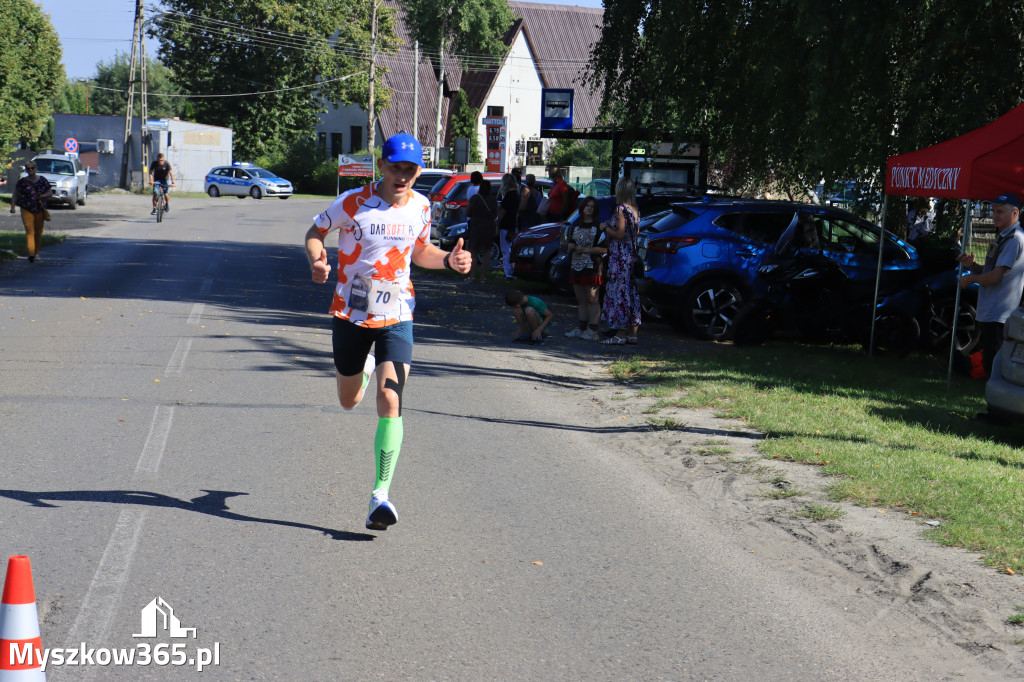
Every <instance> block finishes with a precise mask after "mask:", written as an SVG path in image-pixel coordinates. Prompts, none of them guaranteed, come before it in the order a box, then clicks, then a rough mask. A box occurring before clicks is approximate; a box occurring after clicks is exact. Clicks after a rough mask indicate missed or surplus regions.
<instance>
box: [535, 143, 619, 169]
mask: <svg viewBox="0 0 1024 682" xmlns="http://www.w3.org/2000/svg"><path fill="white" fill-rule="evenodd" d="M549 162H550V164H551V165H552V166H591V167H593V168H601V169H604V168H611V165H612V142H611V140H558V142H556V143H555V146H554V148H553V149H552V150H551V159H550V161H549Z"/></svg>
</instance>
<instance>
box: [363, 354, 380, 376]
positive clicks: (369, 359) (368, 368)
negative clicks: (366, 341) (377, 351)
mask: <svg viewBox="0 0 1024 682" xmlns="http://www.w3.org/2000/svg"><path fill="white" fill-rule="evenodd" d="M376 367H377V358H375V357H373V353H367V354H366V364H364V365H363V374H365V375H366V376H370V375H371V374H373V370H374V369H376Z"/></svg>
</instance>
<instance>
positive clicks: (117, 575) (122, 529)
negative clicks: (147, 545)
mask: <svg viewBox="0 0 1024 682" xmlns="http://www.w3.org/2000/svg"><path fill="white" fill-rule="evenodd" d="M147 511H148V510H146V509H139V508H137V507H130V508H126V509H122V510H121V513H120V514H119V515H118V517H117V523H116V524H115V525H114V533H113V535H111V536H110V542H108V543H107V548H106V549H105V550H103V556H102V557H101V558H100V565H99V568H97V569H96V575H95V576H93V579H92V583H91V584H90V585H89V591H88V592H87V593H86V595H85V601H84V602H83V603H82V608H81V609H79V611H78V617H77V618H75V622H74V624H73V625H72V626H71V630H70V632H68V639H67V641H68V646H69V647H77V646H79V645H80V644H81V643H82V642H84V643H85V645H86V647H87V648H88V647H97V646H102V645H103V644H104V643H105V642H106V640H107V635H108V634H109V632H110V620H111V619H112V618H113V617H114V611H116V610H117V605H118V603H120V601H121V593H122V592H124V586H125V583H127V582H128V572H129V569H130V568H131V565H132V558H133V557H134V556H135V550H136V549H137V548H138V546H139V535H140V534H141V533H142V526H143V524H144V523H145V522H146V512H147ZM98 669H99V667H98V666H94V665H91V666H82V667H77V668H71V669H70V670H73V671H74V675H75V679H77V680H91V679H93V677H95V675H96V671H97V670H98ZM62 671H63V668H60V667H58V668H53V669H51V670H47V671H46V672H47V674H48V675H50V680H51V681H53V680H54V679H60V678H61V677H62V675H61V672H62ZM69 674H70V673H69Z"/></svg>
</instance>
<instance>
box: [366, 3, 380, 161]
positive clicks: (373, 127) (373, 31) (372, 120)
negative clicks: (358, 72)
mask: <svg viewBox="0 0 1024 682" xmlns="http://www.w3.org/2000/svg"><path fill="white" fill-rule="evenodd" d="M370 2H371V3H372V4H373V9H372V10H371V18H370V106H369V112H368V113H367V123H368V127H367V132H366V146H367V148H368V150H369V152H370V155H371V156H373V147H374V145H375V144H376V142H377V140H376V137H377V135H376V132H377V116H376V113H375V112H374V110H373V94H374V93H373V88H374V86H375V85H376V80H377V71H376V68H377V2H378V0H370Z"/></svg>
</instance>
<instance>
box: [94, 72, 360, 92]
mask: <svg viewBox="0 0 1024 682" xmlns="http://www.w3.org/2000/svg"><path fill="white" fill-rule="evenodd" d="M361 74H362V71H356V72H354V73H350V74H348V75H347V76H341V77H340V78H329V79H327V80H322V81H318V82H316V83H309V84H307V85H296V86H293V87H290V88H279V89H277V90H260V91H257V92H233V93H229V94H222V95H182V94H177V93H169V92H149V93H148V95H149V96H150V97H183V98H187V99H213V98H219V97H248V96H250V95H269V94H273V93H275V92H288V91H289V90H303V89H306V88H318V87H320V86H322V85H324V84H325V83H335V82H338V81H345V80H348V79H349V78H351V77H352V76H358V75H361ZM92 89H93V90H109V91H110V92H120V93H124V92H126V91H125V90H121V89H120V88H105V87H102V86H99V85H93V86H92Z"/></svg>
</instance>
